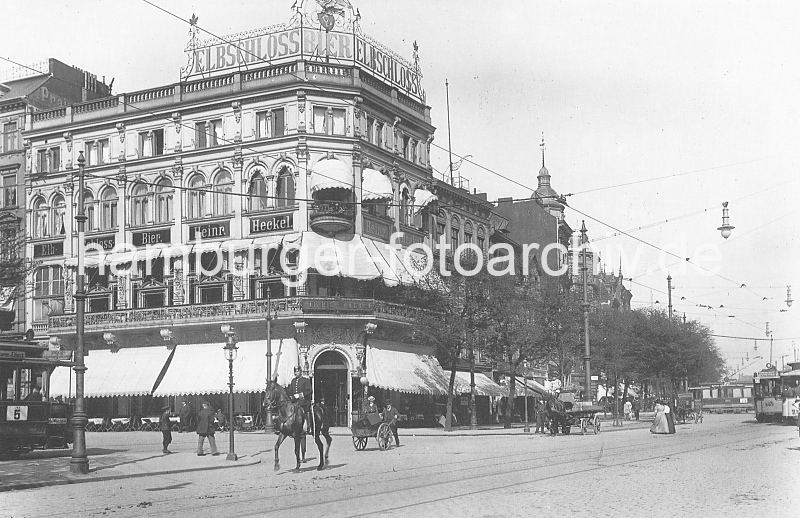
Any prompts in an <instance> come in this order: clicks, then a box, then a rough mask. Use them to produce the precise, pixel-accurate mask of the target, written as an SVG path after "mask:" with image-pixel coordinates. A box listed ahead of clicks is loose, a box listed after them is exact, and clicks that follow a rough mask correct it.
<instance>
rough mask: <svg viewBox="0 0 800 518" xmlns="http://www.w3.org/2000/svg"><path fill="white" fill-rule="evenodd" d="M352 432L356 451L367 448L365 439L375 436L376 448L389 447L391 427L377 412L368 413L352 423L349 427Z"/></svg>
mask: <svg viewBox="0 0 800 518" xmlns="http://www.w3.org/2000/svg"><path fill="white" fill-rule="evenodd" d="M350 431H351V432H352V433H353V446H355V448H356V450H357V451H362V450H365V449H366V448H367V439H369V438H370V437H375V439H377V441H378V449H380V450H381V451H383V450H388V449H389V448H391V444H392V443H391V439H392V429H391V427H390V426H389V423H384V422H383V420H382V419H381V416H380V415H379V414H375V413H370V414H366V415H364V416H363V417H361V418H360V419H359V420H358V421H355V422H354V423H353V426H352V427H351V428H350Z"/></svg>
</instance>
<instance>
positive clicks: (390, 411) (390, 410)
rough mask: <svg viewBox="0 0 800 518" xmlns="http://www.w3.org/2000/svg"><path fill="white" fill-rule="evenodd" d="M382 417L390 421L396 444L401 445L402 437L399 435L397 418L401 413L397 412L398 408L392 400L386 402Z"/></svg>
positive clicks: (386, 421)
mask: <svg viewBox="0 0 800 518" xmlns="http://www.w3.org/2000/svg"><path fill="white" fill-rule="evenodd" d="M382 417H383V422H384V423H389V428H390V429H391V430H392V433H393V434H394V445H395V446H400V438H399V437H398V436H397V419H398V418H399V417H400V414H398V413H397V409H396V408H395V407H393V406H392V404H391V403H390V402H387V403H386V409H384V411H383V415H382Z"/></svg>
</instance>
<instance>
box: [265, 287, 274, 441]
mask: <svg viewBox="0 0 800 518" xmlns="http://www.w3.org/2000/svg"><path fill="white" fill-rule="evenodd" d="M266 321H267V354H266V356H267V383H269V382H270V381H272V290H270V289H269V284H267V316H266ZM272 427H273V425H272V412H271V411H270V410H269V409H267V415H266V416H265V422H264V433H271V432H272Z"/></svg>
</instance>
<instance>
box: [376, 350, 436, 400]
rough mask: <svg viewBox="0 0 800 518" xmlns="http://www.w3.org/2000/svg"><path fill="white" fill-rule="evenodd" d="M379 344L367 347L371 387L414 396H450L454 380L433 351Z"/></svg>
mask: <svg viewBox="0 0 800 518" xmlns="http://www.w3.org/2000/svg"><path fill="white" fill-rule="evenodd" d="M375 342H376V343H374V344H369V345H368V347H367V380H369V384H370V385H371V386H373V387H378V388H382V389H387V390H396V391H397V392H406V393H410V394H428V395H433V396H440V395H446V394H447V389H448V384H449V381H450V380H449V378H448V377H447V373H446V372H445V371H444V370H443V369H442V368H441V366H440V365H439V361H438V360H437V359H436V358H435V357H434V356H433V355H432V351H431V350H430V349H426V348H422V349H421V348H419V347H415V346H412V345H407V344H400V343H390V342H381V341H377V340H376V341H375Z"/></svg>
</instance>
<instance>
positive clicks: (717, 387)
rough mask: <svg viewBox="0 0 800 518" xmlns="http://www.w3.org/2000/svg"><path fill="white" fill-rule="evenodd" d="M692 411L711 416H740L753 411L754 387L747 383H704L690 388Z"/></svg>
mask: <svg viewBox="0 0 800 518" xmlns="http://www.w3.org/2000/svg"><path fill="white" fill-rule="evenodd" d="M689 391H690V392H691V393H692V404H691V407H692V410H695V411H699V410H700V409H702V412H705V413H711V414H740V413H745V412H750V411H752V410H753V387H752V386H750V385H749V384H747V383H736V382H720V383H704V384H702V385H699V386H697V387H689Z"/></svg>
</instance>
